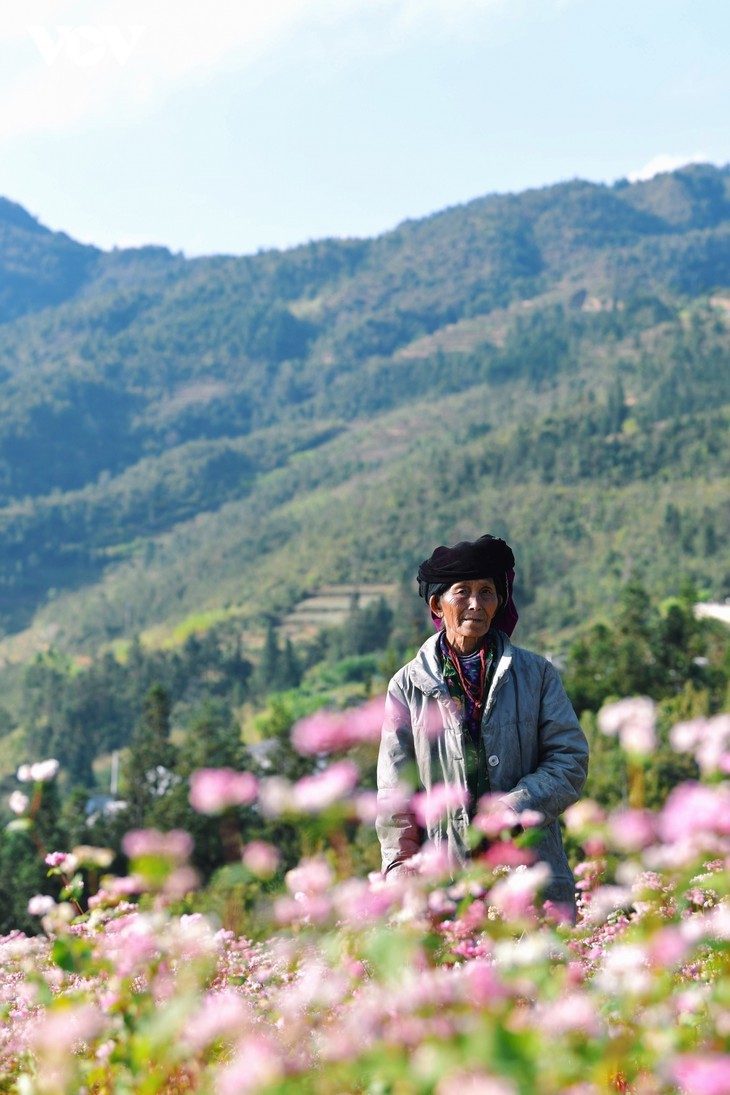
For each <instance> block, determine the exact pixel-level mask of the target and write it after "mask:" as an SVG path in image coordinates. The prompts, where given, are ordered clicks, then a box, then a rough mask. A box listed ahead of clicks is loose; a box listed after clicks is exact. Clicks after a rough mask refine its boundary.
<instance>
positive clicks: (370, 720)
mask: <svg viewBox="0 0 730 1095" xmlns="http://www.w3.org/2000/svg"><path fill="white" fill-rule="evenodd" d="M384 709H385V700H384V697H382V696H380V697H378V698H376V699H374V700H370V701H369V702H368V703H366V704H363V705H362V706H361V707H354V708H347V709H346V710H344V711H318V712H317V713H316V714H314V715H309V716H308V717H307V718H306V719H301V720H300V721H299V722H298V723H296V724H295V726H294V727H293V729H292V733H291V740H292V745H293V746H294V748H295V749H296V750H297V752H298V753H302V754H303V755H305V756H315V755H316V754H317V753H334V752H337V751H339V750H342V749H351V748H352V747H353V746H355V745H361V744H362V743H363V742H378V741H379V740H380V730H381V727H382V725H383V711H384Z"/></svg>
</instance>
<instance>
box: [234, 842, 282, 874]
mask: <svg viewBox="0 0 730 1095" xmlns="http://www.w3.org/2000/svg"><path fill="white" fill-rule="evenodd" d="M242 859H243V865H244V867H248V869H249V871H250V872H251V874H255V875H256V876H257V877H258V878H271V876H272V875H274V874H276V871H277V868H278V866H279V864H280V863H281V854H280V852H279V849H278V848H275V847H274V845H273V844H267V842H266V841H265V840H252V841H250V843H248V844H247V845H246V847H245V848H244V849H243V856H242Z"/></svg>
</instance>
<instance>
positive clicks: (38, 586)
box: [0, 165, 730, 648]
mask: <svg viewBox="0 0 730 1095" xmlns="http://www.w3.org/2000/svg"><path fill="white" fill-rule="evenodd" d="M23 213H25V211H22V207H20V206H15V205H14V203H9V202H7V200H6V199H3V200H1V201H0V321H1V322H0V384H2V389H3V397H4V398H3V401H2V405H1V406H0V528H2V530H3V544H4V547H3V548H2V550H1V551H0V589H2V591H3V595H4V596H3V605H4V607H3V609H2V619H3V624H4V627H5V629H6V632H7V634H8V635H10V636H12V635H13V634H16V633H22V632H24V631H25V630H26V629H27V628H31V630H32V629H33V628H35V629H37V631H38V633H39V634H40V633H41V632H43V629H44V628H47V627H48V622H49V620H50V621H52V622H53V621H54V619H55V617H57V616H60V617H61V618H62V623H61V626H60V627H59V628H57V629H56V631H55V635H56V640H55V641H58V642H62V643H67V644H70V646H71V647H78V648H89V647H91V648H93V647H95V646H97V645H99V644H103V643H104V642H109V641H113V640H116V639H118V638H120V637H122V636H124V635H127V636H129V634H130V629H131V631H134V630H135V629H137V630H139V629H144V628H145V627H147V626H148V625H149V624H150V623H151V622H152V620H153V617H155V614H156V619H157V621H160V620H163V621H164V620H166V619H169V620H170V621H173V620H175V619H179V618H180V617H181V616H184V615H185V614H187V613H189V612H191V611H193V610H195V609H196V608H200V607H205V608H221V607H224V606H225V605H232V604H234V603H236V602H237V600H240V598H238V596H237V593H236V552H237V551H240V552H241V553H242V556H245V558H243V559H242V562H241V565H240V574H241V580H242V581H244V582H246V583H248V585H250V586H251V587H252V588H254V589H256V590H257V591H258V592H257V597H254V598H253V599H252V600H251V603H250V613H251V616H252V619H254V620H255V619H256V617H257V616H259V617H260V616H262V614H264V613H266V612H274V613H275V614H276V613H279V614H285V613H286V612H287V611H288V609H290V608H291V606H292V605H293V604H294V603H296V601H297V598H301V597H302V596H304V595H306V593H307V592H308V591H311V590H313V589H316V587H317V585H318V584H321V583H322V582H326V580H327V577H328V572H327V567H329V568H330V571H329V573H330V577H332V578H333V579H337V580H341V581H343V582H352V581H353V580H355V581H357V580H359V578H362V580H368V581H374V580H388V581H392V580H393V579H396V580H397V578H398V577H400V576H404V577H405V576H406V575H407V573H408V568H409V566H410V564H409V561H408V560H409V559H411V557H412V556H413V557H414V558H415V557H416V556H418V555H419V553H420V554H422V553H423V550H425V548H426V547H427V546H428V544H429V543H430V542H431V539H432V538H437V539H441V540H443V539H448V537H449V536H450V535H452V534H453V535H454V536H455V535H456V534H457V531H459V530H461V532H463V533H464V534H465V535H466V534H472V533H473V534H475V535H476V534H478V533H479V532H480V531H484V528H485V527H491V530H492V531H494V530H495V528H496V526H501V527H502V529H503V533H505V534H506V532H509V533H510V535H513V533H514V532H515V531H516V532H517V534H518V536H519V537H520V538H521V540H522V541H523V553H524V558H525V559H526V561H527V565H526V566H525V567H524V568H523V574H524V590H523V593H524V599H525V601H526V603H527V604H529V605H531V606H532V607H531V609H530V610H529V611H528V613H527V614H526V625H527V626H528V627H532V628H535V629H536V633H540V634H543V635H544V636H546V639H547V638H548V637H549V636H550V634H551V632H555V633H558V632H561V631H562V630H564V629H566V628H567V629H570V628H575V627H576V626H578V625H579V622H580V611H579V606H580V604H581V603H584V604H585V615H586V617H590V616H591V615H593V614H595V613H596V612H597V611H600V601H601V594H600V589H601V586H602V583H601V580H600V579H599V578H597V577H596V573H595V567H594V566H593V563H592V561H591V559H590V554H591V540H592V539H593V540H594V541H595V544H598V543H601V544H604V546H605V545H606V544H608V542H609V541H610V542H611V546H610V548H609V547H608V546H605V554H606V558H607V559H610V557H611V552H613V553H618V554H619V555H620V554H621V550H622V549H621V539H622V535H621V534H622V529H617V530H615V534H608V533H607V531H606V530H605V529H604V528H603V527H602V525H601V524H600V521H599V522H598V523H597V524H596V526H595V527H589V526H586V528H585V529H584V530H583V532H582V533H581V535H580V536H579V537H578V539H577V540H576V541H575V544H574V546H573V548H572V549H571V551H572V552H573V553H574V555H575V561H574V565H573V567H572V571H571V568H570V567H566V568H565V570H564V571H563V569H562V568H559V573H557V574H556V582H557V590H556V591H554V592H551V593H548V592H547V591H545V590H544V589H541V588H539V584H540V577H539V571H540V565H539V562H538V551H537V544H538V543H541V542H543V541H544V540H545V537H544V536H543V530H542V529H540V528H538V527H537V526H534V527H533V526H531V522H530V508H531V507H533V509H534V507H535V505H536V499H539V498H541V497H542V496H545V497H547V498H550V497H553V498H554V499H556V500H557V501H556V504H557V505H558V509H559V510H561V507H562V509H563V510H564V512H565V514H566V527H570V526H571V522H572V523H573V524H574V525H575V515H574V516H573V517H571V516H570V514H571V512H572V511H573V507H572V502H571V498H570V493H571V492H573V493H574V494H575V495H576V496H580V497H581V498H583V499H584V500H586V499H588V498H589V497H590V491H591V490H595V491H605V490H607V489H610V490H611V491H613V492H618V493H619V494H621V493H622V492H623V494H624V497H625V498H626V499H628V497H629V496H630V495H631V493H632V492H633V494H634V495H635V498H634V505H635V506H637V507H638V509H637V510H636V511H635V512H634V511H632V509H631V507H630V506H629V505H628V503H627V504H626V506H623V504H619V502H618V500H617V502H616V506H617V508H616V513H617V514H621V515H623V516H622V520H628V519H629V518H630V517H631V515H632V513H634V516H635V518H636V519H643V520H644V521H645V523H646V513H647V507H648V512H649V514H650V516H651V520H650V521H649V522H648V524H649V528H650V529H651V531H652V536H653V537H654V551H655V553H656V552H657V551H659V550H662V549H663V548H666V547H667V545H666V543H665V544H664V545H662V537H663V536H664V533H663V532H662V529H664V527H665V525H666V526H667V527H670V526H671V528H674V527H675V524H676V521H675V519H674V517H673V516H672V515H671V511H668V510H667V507H669V506H670V505H672V503H671V502H670V501H669V499H668V498H667V499H665V498H664V486H663V485H664V484H665V483H666V482H670V483H671V482H674V483H675V484H680V486H681V484H682V483H684V482H685V480H686V478H687V474H688V470H689V456H688V454H689V453H692V454H694V455H693V465H692V466H693V467H694V470H695V474H697V471H698V469H699V472H700V473H701V474H702V475H704V476H705V477H706V479H707V484H706V488H705V489H706V491H707V498H708V499H709V502H708V505H706V506H705V505H704V502H703V500H702V497H701V492H700V493H699V494H698V493H697V492H696V497H694V498H692V497H690V496H689V494H686V493H685V490H684V487H681V489H678V497H681V498H682V500H683V504H684V506H685V509H686V514H684V515H682V514H680V522H679V524H680V526H681V525H682V521H684V525H685V526H686V528H687V529H689V528H690V527H691V526H694V527H696V528H699V529H703V530H708V529H713V530H714V531H712V532H703V533H702V535H706V537H707V541H708V543H709V544H710V545H711V546H712V545H714V548H713V551H712V553H711V554H710V556H708V560H709V565H705V566H703V565H702V561H701V560H700V559H698V558H697V544H698V541H697V540H696V537H695V540H694V542H693V541H692V536H691V535H690V533H689V532H688V531H683V527H678V531H676V530H675V532H674V533H673V534H672V535H673V536H674V537H675V540H676V543H674V542H672V545H670V547H671V550H670V551H669V556H671V558H672V559H673V560H674V561H675V565H677V566H678V567H682V568H684V569H685V570H686V571H687V573H688V575H689V576H690V577H692V578H695V579H696V580H699V579H701V578H702V577H703V575H705V573H706V572H707V573H706V576H707V577H709V579H710V580H711V585H710V589H711V591H712V592H713V594H714V595H715V596H720V595H722V594H723V593H724V591H725V589H726V587H727V591H728V592H730V558H728V557H727V554H726V550H725V548H724V544H723V539H725V540H726V539H727V537H725V536H724V530H725V529H726V526H727V518H726V516H725V515H724V514H723V512H722V506H721V505H720V500H719V497H718V489H717V487H716V485H715V484H716V481H717V480H718V478H719V479H722V477H723V476H725V475H726V474H727V473H726V470H725V463H724V461H725V460H726V456H727V452H726V446H724V445H723V443H722V436H723V423H725V426H726V424H727V423H726V416H727V406H728V402H729V401H730V397H729V396H728V393H727V372H728V371H727V365H726V351H727V342H728V337H727V322H726V312H725V310H724V309H723V308H722V306H718V305H717V304H714V305H713V304H712V303H711V301H713V300H715V301H717V300H719V301H722V300H724V299H725V297H724V296H723V293H730V168H714V167H710V166H704V165H700V166H694V165H693V166H691V167H688V168H684V169H681V170H680V171H678V172H673V173H671V174H668V175H666V176H658V177H657V178H656V179H654V180H651V181H649V182H642V183H634V184H629V183H623V182H620V183H616V184H613V185H612V186H607V185H604V184H595V183H586V182H583V181H580V180H573V181H571V182H566V183H561V184H557V185H556V186H554V187H548V188H542V189H540V190H533V191H526V192H524V193H523V194H515V195H487V196H486V197H484V198H477V199H474V200H473V201H472V202H469V203H466V204H465V205H462V206H455V207H452V208H450V209H446V210H442V211H440V212H438V213H434V214H432V215H431V216H429V217H427V218H422V219H419V220H407V221H405V222H403V224H401V225H399V226H398V227H396V228H395V229H392V230H391V231H390V232H387V233H384V234H382V235H381V236H378V237H375V238H374V239H372V240H322V241H316V242H314V243H310V244H303V245H300V246H298V247H296V248H292V249H290V250H287V251H278V250H270V251H265V252H260V253H259V254H257V255H252V256H240V257H236V256H211V257H203V258H194V259H186V258H184V257H182V256H180V255H174V254H172V253H171V252H169V251H168V250H167V249H165V248H160V247H143V248H134V249H127V250H118V251H111V252H100V251H99V250H98V249H96V248H89V247H87V246H86V245H81V244H75V243H74V241H72V240H70V239H69V237H67V236H65V235H64V234H63V233H52V232H50V230H48V229H45V228H43V226H41V225H40V223H39V222H38V221H37V220H36V219H35V218H33V217H31V215H30V214H25V217H26V218H27V220H25V219H24V217H23V215H22V214H23ZM39 248H41V251H39ZM43 248H45V250H43ZM33 264H35V266H36V267H38V269H39V271H40V273H38V274H37V276H36V277H35V279H34V278H33V277H32V276H31V267H32V266H33ZM22 307H25V308H26V310H25V312H22V311H20V312H19V311H18V309H22ZM13 309H15V311H13ZM673 437H681V438H682V439H683V445H684V451H680V448H679V447H678V445H677V444H673V443H672V438H673ZM394 439H396V440H394ZM703 446H704V448H703ZM439 457H441V458H442V461H443V467H440V466H439ZM460 467H467V468H470V469H471V470H470V472H469V475H466V476H464V475H462V476H461V477H460ZM479 469H482V471H481V472H480V470H479ZM494 475H499V476H500V477H501V478H502V479H503V480H504V482H505V483H508V484H509V491H510V499H509V503H508V504H507V505H506V508H505V510H504V514H507V513H509V514H510V517H509V519H508V518H507V517H506V516H504V515H503V514H502V513H500V512H499V505H500V504H501V505H502V506H504V505H505V502H504V500H502V501H501V503H500V502H499V495H498V494H495V492H494V491H493V490H492V486H491V477H492V476H494ZM429 476H431V478H432V480H433V481H435V482H438V483H440V486H441V492H442V493H441V494H439V493H438V492H437V493H434V492H433V491H431V490H430V489H429V486H428V483H429ZM401 479H402V480H403V481H404V483H405V484H406V486H405V493H404V491H403V490H402V489H401V487H400V485H399V481H400V480H401ZM642 484H643V485H642ZM416 485H418V486H417V487H416ZM418 490H420V491H422V492H423V509H422V512H419V510H418V508H417V506H416V504H415V503H416V501H417V497H416V498H414V497H413V496H414V493H415V494H416V496H417V491H418ZM469 491H471V492H472V494H471V497H472V508H471V516H468V514H469V512H470V510H469V506H468V505H466V502H467V498H468V492H469ZM586 492H587V493H586ZM465 494H466V497H465V496H464V495H465ZM659 498H661V499H662V503H661V504H662V505H663V507H664V510H663V511H660V508H658V507H659V502H658V499H659ZM675 508H676V507H675ZM705 510H706V511H707V512H705ZM541 512H542V511H541ZM547 512H548V511H545V514H544V515H543V519H545V517H546V515H547ZM667 512H669V513H670V516H669V517H667ZM338 513H339V514H340V515H341V517H340V525H341V527H342V532H341V535H342V537H343V542H342V545H341V549H339V550H338V548H337V545H336V544H334V545H332V546H331V547H328V548H327V549H326V550H321V549H320V550H318V549H317V535H318V533H319V532H320V531H321V530H322V529H324V528H326V529H328V534H329V536H330V537H333V538H335V539H336V537H337V532H336V529H337V525H338V517H337V514H338ZM358 513H361V514H364V513H367V514H368V520H369V521H370V522H371V525H372V527H373V528H377V529H378V530H379V531H378V534H377V535H376V536H375V537H373V535H371V534H369V533H368V534H366V533H365V532H364V531H363V530H360V531H358V529H357V516H358ZM601 520H603V518H602V519H601ZM667 522H668V524H667ZM673 522H674V523H673ZM579 523H580V522H579ZM575 527H577V526H575ZM196 528H197V530H198V532H200V530H201V529H202V532H200V536H199V535H198V532H196V531H195V530H196ZM287 529H288V530H289V531H288V532H287V531H286V530H287ZM206 530H207V531H206ZM558 531H559V530H558V528H556V529H555V530H554V534H555V535H557V534H558ZM206 536H207V537H208V539H209V543H208V546H209V548H210V553H211V560H210V562H209V563H208V564H206V563H205V562H204V561H203V559H204V556H205V550H206ZM647 536H648V530H647V529H643V530H642V535H641V537H640V539H641V541H642V543H643V542H644V541H645V540H646V544H645V546H644V547H642V551H641V559H640V565H641V566H642V567H644V569H645V570H647V573H649V574H650V578H651V581H653V582H655V583H656V584H657V588H659V589H660V590H661V589H663V588H665V586H666V582H667V580H668V578H667V572H668V567H667V565H665V563H664V562H661V561H657V562H655V563H654V564H652V562H651V557H652V549H651V537H649V539H647ZM287 537H289V539H291V540H293V541H294V542H295V546H294V547H288V546H287V544H286V543H285V544H284V546H283V547H282V545H281V543H280V542H279V541H281V540H284V541H286V539H287ZM683 537H684V544H685V546H684V547H682V538H683ZM623 539H624V540H625V539H626V533H625V532H624V534H623ZM186 542H188V543H189V544H190V545H192V544H195V545H197V546H195V549H194V551H195V564H194V566H195V568H197V569H196V573H195V574H193V573H191V567H190V566H187V565H186V561H185V552H186V550H187V549H186V547H185V543H186ZM296 544H299V545H300V548H301V550H297V549H296ZM533 544H534V546H533ZM305 545H306V549H305ZM191 550H192V548H191ZM602 550H604V548H602ZM170 552H172V553H173V555H172V556H171V555H170ZM157 557H159V558H161V559H165V560H167V562H166V566H167V567H168V569H169V572H170V575H171V576H172V575H174V578H173V577H171V578H170V581H169V582H168V580H167V578H165V579H164V580H162V581H160V579H159V577H158V579H157V581H158V583H159V584H160V586H161V587H162V586H164V588H165V592H164V594H159V595H157V594H154V595H153V594H152V592H151V590H152V588H153V586H154V583H155V577H154V575H155V573H156V567H155V566H153V562H154V560H155V558H157ZM626 558H628V557H627V556H624V563H622V567H623V568H624V569H625V567H626V566H629V564H628V562H626ZM191 566H192V564H191ZM277 568H280V570H281V571H282V572H283V573H285V574H287V575H288V576H287V577H283V576H282V573H278V572H277ZM629 569H630V567H629ZM199 572H202V573H199ZM571 573H572V574H573V575H574V576H575V575H576V574H577V575H579V583H578V584H579V588H576V586H575V580H574V579H571ZM571 582H572V586H573V588H572V593H571V592H570V587H571ZM590 583H593V584H594V585H595V587H596V588H591V585H590ZM271 590H275V591H276V594H275V596H274V597H273V600H272V599H271V596H272V594H271ZM267 597H268V598H269V600H268V601H267ZM120 598H121V600H124V599H125V598H127V600H128V602H129V603H134V605H135V608H134V611H133V612H130V611H129V610H128V605H127V606H126V607H122V608H121V609H119V610H118V609H117V608H116V607H115V603H116V601H117V600H119V599H120ZM561 598H562V600H561ZM571 598H572V605H573V607H572V608H571ZM563 602H564V603H563ZM555 603H560V604H561V605H562V607H561V608H560V611H559V612H556V610H555V607H554V605H555ZM267 605H268V607H267ZM105 606H106V607H105ZM551 613H555V615H554V622H553V623H551V619H550V617H551ZM125 620H126V621H127V622H126V623H125ZM120 621H121V622H120ZM130 621H131V622H130ZM56 622H57V621H56Z"/></svg>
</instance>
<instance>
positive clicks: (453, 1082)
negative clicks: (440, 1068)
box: [436, 1070, 517, 1095]
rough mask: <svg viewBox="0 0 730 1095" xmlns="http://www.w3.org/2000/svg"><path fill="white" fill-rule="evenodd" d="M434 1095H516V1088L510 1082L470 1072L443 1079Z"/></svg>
mask: <svg viewBox="0 0 730 1095" xmlns="http://www.w3.org/2000/svg"><path fill="white" fill-rule="evenodd" d="M436 1095H517V1088H516V1087H515V1085H514V1084H513V1083H512V1082H511V1081H510V1080H504V1079H502V1078H499V1077H497V1076H490V1075H489V1074H488V1073H487V1072H482V1071H481V1070H473V1071H472V1070H470V1071H468V1072H467V1071H464V1072H452V1074H451V1075H450V1076H445V1077H443V1078H442V1079H441V1080H439V1083H438V1086H437V1087H436Z"/></svg>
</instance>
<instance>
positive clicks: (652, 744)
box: [598, 696, 656, 756]
mask: <svg viewBox="0 0 730 1095" xmlns="http://www.w3.org/2000/svg"><path fill="white" fill-rule="evenodd" d="M598 727H599V729H600V730H601V732H602V733H603V734H606V735H608V736H609V737H615V736H616V735H617V734H618V739H619V742H620V744H621V748H622V749H623V750H624V752H625V753H628V754H629V755H631V756H647V755H648V754H649V753H653V752H654V750H655V748H656V704H655V703H654V701H653V700H650V699H649V698H648V696H635V697H632V698H629V699H625V700H619V701H618V703H609V704H606V706H605V707H602V708H601V710H600V711H599V712H598Z"/></svg>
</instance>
